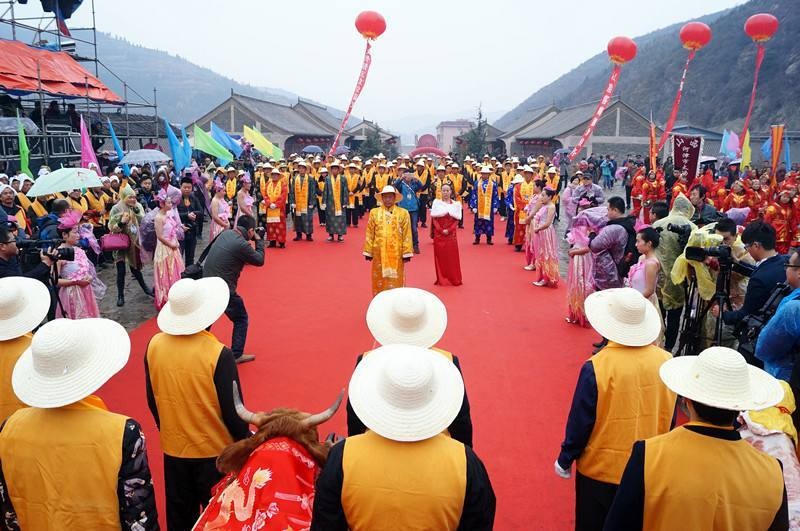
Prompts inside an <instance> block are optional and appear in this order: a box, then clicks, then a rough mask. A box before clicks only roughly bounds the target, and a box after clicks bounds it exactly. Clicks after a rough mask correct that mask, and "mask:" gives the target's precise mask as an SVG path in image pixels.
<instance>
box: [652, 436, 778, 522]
mask: <svg viewBox="0 0 800 531" xmlns="http://www.w3.org/2000/svg"><path fill="white" fill-rule="evenodd" d="M690 424H694V425H698V426H709V425H708V424H703V423H699V422H692V423H690ZM644 448H645V452H644V455H645V457H644V519H643V526H642V529H647V530H648V531H661V530H664V531H666V530H671V529H686V530H690V529H767V528H769V526H770V524H771V523H772V521H773V519H774V518H775V514H776V513H777V512H778V508H779V507H780V506H781V501H782V499H783V474H782V472H781V467H780V465H779V464H778V461H777V459H775V458H774V457H770V456H769V455H767V454H765V453H763V452H761V451H759V450H756V449H755V448H753V447H752V446H751V445H750V443H748V442H747V441H745V440H742V439H739V440H737V441H728V440H723V439H719V438H716V437H710V436H707V435H702V434H699V433H695V432H693V431H691V430H687V429H685V428H683V427H680V428H676V429H674V430H672V431H671V432H669V433H667V434H665V435H661V436H659V437H654V438H652V439H648V440H647V441H646V442H645V445H644Z"/></svg>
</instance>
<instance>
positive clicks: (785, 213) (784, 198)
mask: <svg viewBox="0 0 800 531" xmlns="http://www.w3.org/2000/svg"><path fill="white" fill-rule="evenodd" d="M764 220H765V221H767V222H768V223H769V224H771V225H772V226H773V227H774V228H775V250H776V251H778V253H780V254H786V253H788V252H789V248H790V247H791V246H792V243H793V242H795V241H796V239H797V215H796V212H795V208H794V204H793V203H792V195H791V191H790V190H789V189H788V187H783V188H782V189H781V192H780V194H779V195H778V200H777V201H775V202H773V203H771V204H770V205H769V206H768V207H767V209H766V211H765V213H764Z"/></svg>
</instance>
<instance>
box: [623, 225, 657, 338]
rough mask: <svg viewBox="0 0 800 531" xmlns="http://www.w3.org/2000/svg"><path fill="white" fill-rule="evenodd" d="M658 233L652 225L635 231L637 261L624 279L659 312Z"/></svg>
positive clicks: (626, 283)
mask: <svg viewBox="0 0 800 531" xmlns="http://www.w3.org/2000/svg"><path fill="white" fill-rule="evenodd" d="M658 242H659V234H658V231H657V230H656V229H654V228H653V227H645V228H643V229H642V230H640V231H639V232H637V233H636V250H637V251H639V254H640V256H639V261H638V262H636V263H635V264H633V265H632V266H631V268H630V271H628V278H627V279H625V285H627V286H629V287H631V288H633V289H635V290H636V291H638V292H639V293H641V294H642V295H644V298H645V299H647V300H649V301H650V302H651V303H652V304H653V306H655V308H656V310H658V312H659V314H660V313H661V307H660V306H659V304H658V295H657V291H658V290H657V288H658V275H659V273H660V272H661V262H660V261H659V260H658V256H656V248H657V247H658ZM661 334H662V335H661V339H660V340H659V341H658V343H659V344H660V343H661V342H662V341H663V337H664V336H663V334H664V326H663V323H662V326H661Z"/></svg>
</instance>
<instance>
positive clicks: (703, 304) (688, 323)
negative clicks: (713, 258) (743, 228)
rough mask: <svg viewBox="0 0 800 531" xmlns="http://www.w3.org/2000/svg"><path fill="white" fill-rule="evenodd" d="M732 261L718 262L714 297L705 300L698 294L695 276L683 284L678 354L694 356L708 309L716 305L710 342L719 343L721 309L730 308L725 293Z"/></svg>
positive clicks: (720, 337)
mask: <svg viewBox="0 0 800 531" xmlns="http://www.w3.org/2000/svg"><path fill="white" fill-rule="evenodd" d="M731 269H732V263H729V262H727V261H722V262H720V268H719V272H718V273H717V282H716V290H715V292H714V296H713V297H711V299H710V300H709V301H704V300H703V299H702V298H701V297H700V291H699V289H698V287H697V279H696V278H695V277H694V276H692V277H691V279H690V281H689V283H688V285H685V288H684V292H685V294H686V302H685V303H684V309H683V321H682V322H681V328H680V334H679V336H678V351H677V355H678V356H694V355H696V354H698V353H699V352H700V350H701V349H700V344H701V339H702V337H701V332H702V329H703V323H704V322H705V319H706V315H708V311H709V310H710V309H711V308H712V307H713V306H714V305H717V306H718V307H719V315H718V316H717V318H716V321H715V323H714V325H715V326H714V339H713V341H712V342H713V344H715V345H719V344H720V343H721V342H722V327H723V325H724V324H725V323H724V321H723V320H722V312H723V311H725V310H731V309H733V308H732V306H731V298H730V295H729V294H728V286H730V279H731Z"/></svg>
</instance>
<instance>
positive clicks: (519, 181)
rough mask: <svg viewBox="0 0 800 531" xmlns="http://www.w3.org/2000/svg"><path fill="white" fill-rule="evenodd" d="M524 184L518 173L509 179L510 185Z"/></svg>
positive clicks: (523, 179)
mask: <svg viewBox="0 0 800 531" xmlns="http://www.w3.org/2000/svg"><path fill="white" fill-rule="evenodd" d="M524 182H525V177H523V176H522V175H520V174H519V173H518V174H516V175H515V176H514V178H513V179H511V184H519V183H524Z"/></svg>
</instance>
